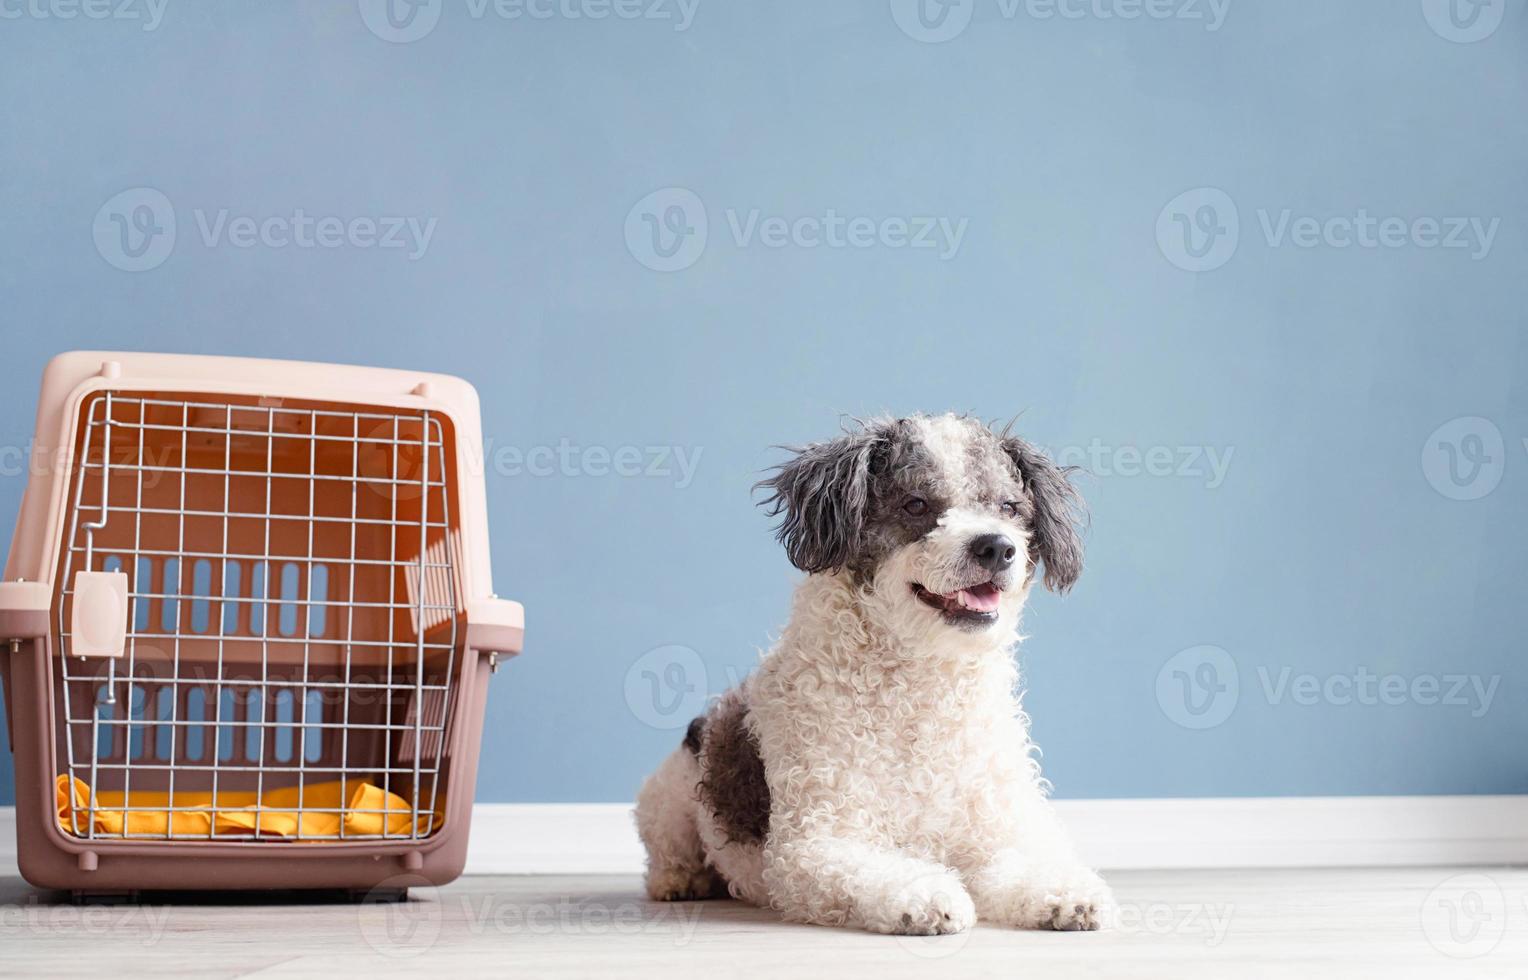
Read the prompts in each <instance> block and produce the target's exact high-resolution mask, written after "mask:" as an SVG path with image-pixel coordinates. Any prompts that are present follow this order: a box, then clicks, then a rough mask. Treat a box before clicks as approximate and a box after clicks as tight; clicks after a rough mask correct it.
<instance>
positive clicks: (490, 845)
mask: <svg viewBox="0 0 1528 980" xmlns="http://www.w3.org/2000/svg"><path fill="white" fill-rule="evenodd" d="M1056 809H1057V810H1058V811H1059V812H1060V814H1061V817H1062V819H1063V820H1064V821H1065V822H1066V824H1067V826H1068V827H1069V828H1071V831H1072V835H1073V837H1074V838H1075V839H1076V841H1077V847H1078V850H1079V851H1080V852H1081V854H1082V856H1083V858H1084V859H1085V860H1086V861H1088V863H1090V864H1093V865H1095V866H1097V867H1101V868H1109V869H1129V868H1166V869H1176V868H1295V867H1328V868H1338V867H1370V866H1380V865H1442V864H1528V795H1525V796H1350V797H1271V798H1247V799H1182V800H1057V801H1056ZM15 869H16V813H15V810H14V809H13V808H11V807H0V875H14V874H15V873H16V870H15ZM641 870H642V845H641V843H640V842H639V841H638V840H637V834H636V828H635V825H634V824H633V823H632V819H631V805H630V804H626V803H479V804H478V805H477V806H476V807H474V808H473V815H472V843H471V846H470V848H469V850H468V856H467V873H468V874H636V873H638V872H640V871H641Z"/></svg>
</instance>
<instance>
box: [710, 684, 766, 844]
mask: <svg viewBox="0 0 1528 980" xmlns="http://www.w3.org/2000/svg"><path fill="white" fill-rule="evenodd" d="M747 716H748V706H747V705H746V704H745V703H744V702H743V699H742V697H741V696H739V695H738V694H737V693H736V692H733V693H731V694H728V695H727V696H726V697H724V698H722V700H721V701H719V702H718V703H717V704H716V706H715V707H714V708H712V709H711V713H710V714H709V715H707V716H706V718H705V729H704V733H703V734H702V736H701V751H700V787H699V789H700V801H701V803H702V804H703V805H704V806H705V807H706V809H707V810H709V811H710V812H711V814H712V815H713V816H714V817H715V818H716V822H717V824H718V826H720V827H721V830H722V832H723V833H725V834H726V835H727V839H728V840H730V841H736V842H739V843H751V842H754V841H761V840H763V839H764V836H765V834H767V833H768V832H769V784H768V783H767V782H765V780H764V762H763V760H762V759H761V758H760V756H759V740H758V739H757V738H755V737H754V734H753V732H752V731H751V730H749V728H748V723H747Z"/></svg>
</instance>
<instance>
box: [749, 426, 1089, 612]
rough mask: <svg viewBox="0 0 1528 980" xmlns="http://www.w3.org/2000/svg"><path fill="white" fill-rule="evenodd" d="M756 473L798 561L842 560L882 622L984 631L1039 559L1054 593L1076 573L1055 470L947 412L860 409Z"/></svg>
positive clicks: (1027, 448) (825, 566) (823, 567)
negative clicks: (859, 416) (877, 605)
mask: <svg viewBox="0 0 1528 980" xmlns="http://www.w3.org/2000/svg"><path fill="white" fill-rule="evenodd" d="M793 452H794V454H795V455H794V456H793V457H792V458H791V459H790V460H789V461H788V462H786V463H784V464H783V465H781V466H780V467H779V468H778V469H777V471H776V472H775V473H774V475H773V476H771V477H770V478H769V479H767V480H764V481H762V482H761V483H760V486H761V487H764V488H766V489H767V490H769V491H770V495H769V497H768V499H767V500H766V501H765V505H766V506H767V507H768V508H769V510H770V513H771V514H773V515H778V516H780V517H781V521H780V525H779V528H778V534H779V538H780V541H781V543H782V544H784V545H785V550H786V553H787V554H788V555H789V556H790V560H791V562H792V563H793V564H794V565H795V566H796V567H797V568H800V569H801V570H802V571H805V572H809V573H813V574H816V573H826V572H836V571H840V570H842V571H847V572H848V573H850V574H852V575H853V576H854V577H855V578H856V579H857V580H858V581H859V582H861V583H863V584H865V585H868V586H869V587H870V589H871V591H872V592H873V593H874V594H875V595H876V596H877V597H878V599H879V600H880V601H886V602H890V603H892V604H893V607H894V610H895V612H894V615H895V617H896V619H898V620H900V621H904V622H908V623H915V624H918V625H919V626H920V627H921V626H926V625H928V624H937V625H944V626H948V627H950V628H953V629H956V630H962V631H966V632H972V633H975V632H985V631H987V630H990V629H993V628H994V627H997V626H999V625H1000V624H1003V625H1005V627H1006V628H1007V629H1009V630H1011V629H1013V628H1014V627H1015V626H1016V625H1017V622H1018V616H1019V611H1020V610H1021V608H1022V606H1023V603H1024V597H1025V596H1026V595H1027V594H1028V592H1029V587H1030V585H1031V584H1032V583H1033V582H1034V579H1035V576H1036V574H1037V572H1038V570H1039V569H1040V568H1041V567H1042V566H1043V568H1044V581H1045V584H1046V586H1047V587H1048V588H1050V589H1051V590H1052V591H1056V592H1064V591H1066V590H1067V589H1069V588H1071V586H1072V583H1073V582H1075V581H1076V579H1077V576H1078V575H1079V574H1080V573H1081V571H1082V541H1081V538H1080V536H1079V526H1078V524H1079V519H1080V516H1081V498H1080V497H1079V496H1078V495H1077V491H1076V490H1075V489H1074V488H1073V487H1072V485H1071V483H1070V482H1068V474H1069V469H1063V468H1061V467H1058V466H1057V465H1056V464H1054V463H1053V462H1051V460H1050V459H1049V458H1047V457H1046V456H1045V455H1044V454H1043V453H1041V452H1040V451H1038V450H1037V449H1035V447H1034V446H1032V445H1030V444H1029V443H1027V442H1025V441H1024V440H1022V439H1019V438H1017V437H1015V436H1013V435H1010V434H1009V433H1008V432H1007V431H1006V430H1003V431H994V430H993V429H991V428H989V427H988V426H987V425H984V424H983V423H981V422H980V421H978V420H976V419H973V418H969V417H965V416H956V415H940V416H932V417H930V416H922V415H920V416H914V417H912V418H902V419H873V420H871V421H868V422H863V423H858V424H856V426H854V427H853V428H852V429H850V430H849V431H847V432H846V433H845V434H844V435H843V436H840V437H839V438H837V439H835V440H833V441H831V442H823V443H814V444H812V445H809V446H804V447H799V448H794V449H793Z"/></svg>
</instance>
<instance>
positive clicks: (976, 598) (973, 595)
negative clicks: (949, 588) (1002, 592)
mask: <svg viewBox="0 0 1528 980" xmlns="http://www.w3.org/2000/svg"><path fill="white" fill-rule="evenodd" d="M960 595H961V598H962V599H963V600H964V605H965V607H966V608H967V609H975V610H976V611H977V612H992V611H993V610H995V609H996V608H997V600H998V591H997V589H995V588H993V587H992V583H991V582H986V583H983V584H982V585H978V586H974V587H973V588H969V589H961V590H960Z"/></svg>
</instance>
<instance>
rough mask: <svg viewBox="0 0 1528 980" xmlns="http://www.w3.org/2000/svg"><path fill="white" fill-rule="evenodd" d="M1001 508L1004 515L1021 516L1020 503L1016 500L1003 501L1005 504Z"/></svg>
mask: <svg viewBox="0 0 1528 980" xmlns="http://www.w3.org/2000/svg"><path fill="white" fill-rule="evenodd" d="M999 509H1000V510H1002V512H1003V516H1004V517H1018V516H1019V503H1018V501H1016V500H1005V501H1003V506H1002V507H1001V508H999Z"/></svg>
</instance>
